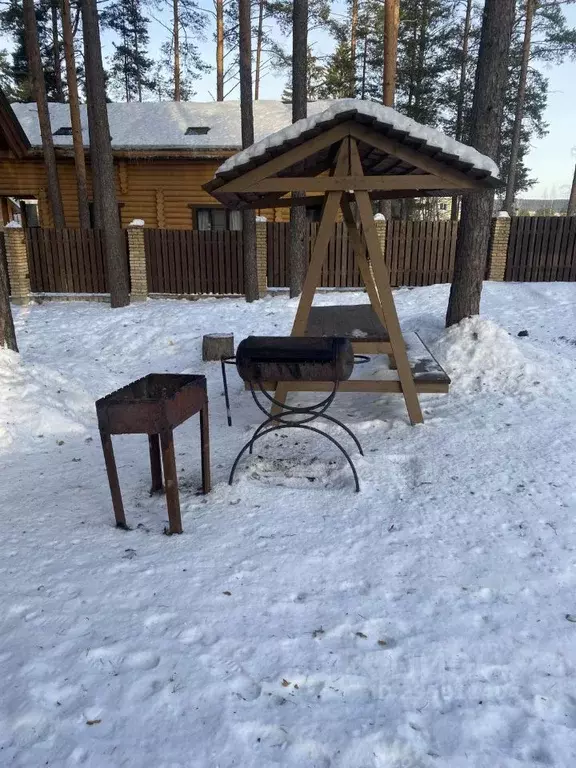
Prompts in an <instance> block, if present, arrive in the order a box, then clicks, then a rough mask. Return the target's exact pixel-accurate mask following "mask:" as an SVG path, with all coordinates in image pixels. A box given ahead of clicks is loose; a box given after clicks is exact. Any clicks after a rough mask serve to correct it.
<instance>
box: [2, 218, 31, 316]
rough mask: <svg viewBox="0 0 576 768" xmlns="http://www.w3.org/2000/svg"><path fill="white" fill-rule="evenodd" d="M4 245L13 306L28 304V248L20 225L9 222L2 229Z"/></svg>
mask: <svg viewBox="0 0 576 768" xmlns="http://www.w3.org/2000/svg"><path fill="white" fill-rule="evenodd" d="M4 243H5V245H6V261H7V262H8V278H9V280H10V295H11V297H12V301H13V302H14V304H28V302H29V301H30V273H29V270H28V248H27V246H26V235H25V234H24V230H23V229H22V227H21V225H20V224H18V223H17V222H14V221H11V222H10V223H9V224H8V225H7V226H6V227H5V228H4Z"/></svg>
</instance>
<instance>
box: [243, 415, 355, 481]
mask: <svg viewBox="0 0 576 768" xmlns="http://www.w3.org/2000/svg"><path fill="white" fill-rule="evenodd" d="M279 429H307V430H309V431H310V432H316V433H317V434H319V435H322V436H323V437H325V438H326V439H327V440H330V442H331V443H333V444H334V445H335V446H336V447H337V448H338V449H339V450H340V451H341V452H342V453H343V454H344V457H345V458H346V461H347V462H348V464H349V465H350V469H351V470H352V474H353V475H354V483H355V486H356V493H358V492H359V491H360V483H359V481H358V473H357V472H356V467H355V466H354V462H353V461H352V459H351V458H350V456H349V455H348V453H347V451H346V450H345V449H344V448H343V447H342V446H341V445H340V443H339V442H338V441H337V440H335V439H334V438H333V437H332V435H327V434H326V432H322V430H320V429H316V427H311V426H309V425H308V424H280V425H278V426H275V427H271V428H270V429H265V430H263V431H262V432H260V434H258V435H256V436H254V435H253V436H252V437H251V438H250V440H249V441H248V442H247V443H246V444H245V445H244V446H243V447H242V449H241V450H240V453H239V454H238V455H237V456H236V459H235V460H234V464H233V465H232V469H231V470H230V477H229V478H228V485H232V483H233V482H234V473H235V472H236V467H237V466H238V463H239V461H240V459H241V458H242V456H244V454H245V453H246V451H247V450H248V449H249V448H250V447H251V446H252V445H253V444H254V443H255V442H256V440H259V439H260V438H261V437H264V435H268V434H270V432H277V431H278V430H279Z"/></svg>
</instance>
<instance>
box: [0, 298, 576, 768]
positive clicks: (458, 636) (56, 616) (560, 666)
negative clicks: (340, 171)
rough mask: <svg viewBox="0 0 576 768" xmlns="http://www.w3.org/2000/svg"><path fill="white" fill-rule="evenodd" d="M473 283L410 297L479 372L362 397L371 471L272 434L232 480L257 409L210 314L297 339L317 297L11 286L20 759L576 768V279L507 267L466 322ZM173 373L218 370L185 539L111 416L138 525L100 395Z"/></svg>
mask: <svg viewBox="0 0 576 768" xmlns="http://www.w3.org/2000/svg"><path fill="white" fill-rule="evenodd" d="M447 298H448V286H432V287H429V288H415V289H413V290H410V289H400V290H398V291H396V301H397V306H398V310H399V314H400V318H401V322H402V325H403V327H404V328H405V330H407V331H418V332H419V334H420V335H421V336H422V338H423V339H424V340H425V341H426V343H427V344H428V345H429V346H430V347H431V348H432V349H433V350H434V352H435V353H436V354H437V355H438V356H439V357H442V362H443V363H444V364H445V365H446V367H447V369H448V372H449V373H450V374H451V375H452V376H453V377H454V381H453V386H452V390H451V393H450V394H449V395H429V396H426V397H423V398H422V406H423V410H424V415H425V419H426V421H425V424H424V425H421V426H418V427H410V426H409V425H408V423H407V420H406V413H405V408H404V406H403V402H402V399H401V397H399V396H398V395H390V396H376V395H359V394H341V395H338V396H337V399H336V402H335V403H334V406H333V411H332V413H333V415H334V416H337V417H339V418H341V419H343V420H344V422H345V423H346V424H347V425H348V426H350V427H351V428H352V429H353V430H354V431H355V433H356V434H357V435H358V437H359V439H360V440H361V442H362V443H363V446H364V450H365V457H364V458H362V457H360V456H358V454H356V453H354V454H353V458H354V461H355V463H356V465H357V468H358V472H359V476H360V483H361V488H362V490H361V492H360V493H359V494H355V493H354V492H353V486H352V481H351V475H350V471H349V469H348V468H347V467H346V466H345V464H344V461H343V460H341V458H340V457H339V456H337V454H336V452H335V451H333V449H332V448H331V446H330V445H329V443H328V442H327V441H321V440H320V439H318V440H317V439H316V438H315V437H310V438H306V437H302V435H301V434H298V435H289V434H286V435H285V436H284V437H276V438H274V439H272V438H269V439H268V442H266V441H265V440H264V441H262V442H263V443H264V444H263V445H261V446H260V449H259V452H258V454H257V455H255V456H254V458H253V459H252V460H250V459H246V461H244V460H243V461H242V463H241V465H240V467H239V469H238V473H237V478H238V480H237V482H236V483H235V484H234V486H232V487H229V486H228V485H227V483H226V478H227V474H228V471H229V469H230V465H231V462H232V460H233V457H234V455H235V454H236V452H237V451H238V450H239V448H240V446H241V444H242V443H243V442H244V441H245V440H246V439H247V436H248V434H249V430H250V429H251V428H253V427H254V425H256V424H258V423H259V422H260V420H261V414H260V413H259V412H258V411H257V410H256V407H255V406H254V404H253V403H252V401H251V399H250V396H249V394H248V393H246V392H245V391H244V390H243V387H242V383H241V381H240V380H239V379H238V377H237V376H236V374H235V373H234V371H233V369H230V370H229V374H230V379H229V381H230V390H231V398H232V415H233V426H232V427H231V428H229V427H227V425H226V417H225V409H224V402H223V397H222V385H221V382H220V378H219V376H220V371H219V365H218V363H203V362H202V361H201V341H202V335H203V334H205V333H214V332H220V333H225V332H230V333H234V335H235V339H236V341H237V342H239V341H240V340H241V339H242V338H243V337H245V336H246V335H248V334H250V333H263V334H269V333H275V334H282V333H285V332H287V331H288V330H289V328H290V325H291V322H292V320H293V317H294V313H295V309H296V304H295V302H294V301H293V300H290V299H288V298H286V297H285V296H283V295H276V296H274V297H270V298H267V299H265V300H262V301H259V302H254V303H252V304H246V303H245V302H243V301H241V300H233V299H204V300H199V301H193V302H188V301H176V300H173V301H148V302H145V303H142V304H135V305H133V306H131V307H128V308H124V309H118V310H110V309H109V308H108V307H106V306H105V305H103V304H100V303H89V302H48V303H45V304H43V305H32V306H29V307H18V308H17V307H15V308H14V313H15V322H16V329H17V334H18V341H19V344H20V348H21V355H20V356H18V355H15V354H14V353H11V352H8V351H5V350H4V351H2V352H1V354H0V427H1V431H0V466H1V475H0V476H1V478H2V484H1V489H0V490H1V493H0V499H1V502H0V505H1V511H2V514H1V515H0V571H1V573H2V580H1V581H0V601H1V604H2V612H1V614H0V676H1V679H2V681H3V685H2V690H1V693H0V753H1V755H2V757H1V758H0V763H1V764H2V765H3V766H4V765H6V766H18V768H28V767H30V768H38V766H43V765H50V766H76V765H83V766H87V767H88V768H116V767H117V766H124V765H125V766H138V768H160V767H161V768H168V767H169V768H206V767H207V766H210V767H212V766H214V768H229V767H231V766H242V768H268V767H269V766H276V765H283V766H290V767H291V768H303V767H304V768H306V767H311V766H323V767H326V766H329V767H332V768H437V767H439V766H441V768H468V767H469V766H474V768H493V766H497V768H517V767H518V766H524V765H548V766H557V767H558V768H569V767H570V766H572V765H573V764H574V755H575V754H576V696H575V692H574V679H575V676H576V642H575V634H574V633H575V632H576V624H575V623H574V616H575V615H576V597H575V594H576V589H575V588H576V567H575V565H576V532H575V528H574V514H575V512H576V489H575V486H574V461H575V458H576V437H575V435H576V429H575V428H576V415H575V414H576V408H575V404H576V383H575V380H574V369H575V363H576V315H575V313H574V306H575V302H576V284H575V283H565V284H560V283H559V284H553V283H541V284H536V283H532V284H513V283H509V284H505V283H501V284H496V283H488V284H486V286H485V288H484V294H483V301H482V315H481V319H478V318H474V319H472V320H470V321H467V322H465V323H463V324H462V325H461V326H459V327H457V328H454V329H451V330H449V331H447V332H446V331H445V330H444V329H443V317H444V314H445V310H446V303H447ZM364 299H365V295H364V294H359V293H357V292H356V293H354V292H346V293H334V292H327V293H323V294H321V295H319V296H318V297H317V301H318V302H319V303H324V304H328V303H334V302H335V301H337V302H340V303H342V304H345V303H351V304H357V303H358V302H359V301H361V300H364ZM524 330H526V331H528V334H529V335H528V336H527V337H526V336H522V337H519V336H518V333H519V332H520V331H524ZM507 367H508V370H507ZM535 370H536V371H537V374H538V378H539V380H540V381H541V384H538V385H537V384H536V383H535V380H534V375H535V373H534V371H535ZM150 371H157V372H162V371H186V372H196V373H205V374H206V375H207V377H208V383H209V393H210V427H211V447H212V471H213V480H214V490H213V491H212V493H211V494H210V495H209V496H207V497H203V496H198V495H196V488H197V487H198V486H199V484H200V457H199V445H198V443H199V438H198V424H197V420H196V419H192V420H190V421H188V422H186V424H184V425H182V426H181V427H179V428H178V429H177V430H176V433H175V437H176V451H177V460H178V470H179V474H180V480H181V504H182V510H183V523H184V530H185V533H184V534H183V535H182V536H174V537H166V536H164V535H162V530H163V528H164V525H165V524H166V510H165V502H164V498H163V497H152V498H151V497H149V496H148V493H147V489H148V486H149V468H148V446H147V441H146V439H145V437H142V436H126V437H122V438H115V449H116V456H117V461H118V467H119V473H120V480H121V485H122V490H123V495H124V502H125V506H126V512H127V517H128V521H129V523H130V525H131V527H132V530H131V531H129V532H124V531H120V530H117V529H116V528H114V527H113V515H112V509H111V503H110V498H109V491H108V487H107V483H106V476H105V472H104V466H103V461H102V455H101V447H100V443H99V436H98V431H97V428H96V423H95V413H94V400H95V399H96V398H98V397H100V396H102V395H104V394H106V393H107V392H110V391H112V390H114V389H116V388H118V387H120V386H121V385H123V384H125V383H127V382H129V381H131V380H133V379H135V378H138V377H140V376H142V375H144V374H146V373H148V372H150ZM478 379H479V380H478ZM330 429H332V427H331V428H330ZM333 429H334V430H336V429H337V428H336V427H333ZM334 435H336V431H334ZM346 445H348V443H346Z"/></svg>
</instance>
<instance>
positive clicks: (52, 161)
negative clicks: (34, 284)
mask: <svg viewBox="0 0 576 768" xmlns="http://www.w3.org/2000/svg"><path fill="white" fill-rule="evenodd" d="M23 10H24V31H25V35H26V52H27V55H28V66H29V67H30V78H31V81H32V93H33V94H34V99H35V100H36V105H37V107H38V122H39V124H40V135H41V137H42V150H43V153H44V165H45V166H46V176H47V178H48V200H49V202H50V210H51V211H52V221H53V223H54V227H55V228H56V229H64V227H65V226H66V224H65V221H64V207H63V205H62V194H61V192H60V180H59V178H58V167H57V165H56V153H55V152H54V142H53V141H52V128H51V125H50V113H49V112H48V100H47V98H46V84H45V82H44V72H43V71H42V61H41V58H40V46H39V44H38V28H37V26H36V13H35V11H34V0H24V2H23Z"/></svg>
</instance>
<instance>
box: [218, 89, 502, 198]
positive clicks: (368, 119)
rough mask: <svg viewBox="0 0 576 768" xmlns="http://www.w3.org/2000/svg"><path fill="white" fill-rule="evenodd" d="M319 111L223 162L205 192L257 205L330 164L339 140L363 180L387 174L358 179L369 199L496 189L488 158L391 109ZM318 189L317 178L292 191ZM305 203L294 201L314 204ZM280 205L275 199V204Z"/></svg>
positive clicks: (366, 106)
mask: <svg viewBox="0 0 576 768" xmlns="http://www.w3.org/2000/svg"><path fill="white" fill-rule="evenodd" d="M324 107H325V108H324V109H319V110H316V111H315V113H314V114H311V115H310V116H309V117H307V118H305V119H303V120H299V121H297V122H296V123H294V124H289V125H286V126H285V127H283V128H282V129H280V130H279V131H276V132H275V133H271V134H269V135H268V136H265V137H264V138H262V139H260V140H259V141H256V142H255V143H254V144H252V146H250V147H247V148H246V149H244V150H242V151H241V152H238V153H237V154H235V155H233V156H232V157H229V158H228V159H227V160H226V161H225V162H224V163H223V164H222V165H221V166H220V167H219V168H218V170H217V171H216V174H215V176H214V179H213V180H212V181H210V182H208V184H205V185H204V189H206V190H207V191H209V192H210V193H211V194H212V195H214V197H216V198H217V199H218V200H220V201H221V202H222V203H224V204H225V205H229V206H232V207H256V206H257V205H258V203H262V201H263V195H264V193H265V192H270V191H276V190H280V189H285V190H288V189H290V188H292V186H293V185H294V184H295V183H296V181H295V182H293V184H292V185H290V184H289V183H288V182H287V179H289V178H290V177H297V179H298V180H299V181H302V179H303V178H304V177H306V178H308V179H312V178H313V177H316V176H318V175H319V174H322V173H324V172H325V171H327V170H328V169H329V168H331V167H333V164H334V160H335V155H336V151H337V149H338V146H339V144H340V141H341V140H342V139H343V138H344V135H350V136H351V137H352V138H354V139H355V140H356V141H357V142H358V150H359V153H360V160H361V163H362V172H363V175H364V176H365V177H378V178H379V179H381V178H382V177H383V176H388V177H389V180H387V181H386V182H382V181H380V182H378V181H377V179H376V178H373V179H372V180H370V179H369V178H368V179H366V180H365V181H364V182H363V184H364V185H365V184H367V185H368V187H367V186H363V187H362V188H364V189H366V188H370V189H371V190H372V196H373V197H374V198H377V197H380V198H384V197H414V196H420V195H419V194H418V195H417V194H416V192H417V191H418V190H422V193H423V195H436V196H437V195H445V194H450V193H451V194H454V192H455V191H457V190H460V191H466V190H468V189H474V188H494V187H498V186H500V185H501V182H500V181H499V179H498V166H497V165H496V163H494V161H493V160H492V159H491V158H489V157H487V156H486V155H483V154H481V153H480V152H478V151H477V150H476V149H474V148H473V147H470V146H467V145H466V144H462V143H460V142H458V141H456V140H455V139H452V138H450V137H449V136H447V135H446V134H444V133H442V132H441V131H438V130H436V129H434V128H431V127H429V126H427V125H422V124H420V123H417V122H416V121H415V120H412V119H410V118H408V117H406V116H405V115H402V114H401V113H399V112H397V111H396V110H394V109H392V108H391V107H385V106H383V105H381V104H377V103H375V102H371V101H362V100H357V99H341V100H339V101H332V102H328V107H326V103H325V104H324ZM256 169H260V170H258V171H256ZM352 175H353V174H352ZM256 176H258V179H257V178H256ZM345 176H346V174H345ZM400 177H404V178H402V179H400ZM405 177H409V179H407V178H405ZM280 178H282V179H283V180H284V181H283V183H281V184H280V183H278V180H279V179H280ZM264 179H266V181H265V182H264ZM257 182H261V183H260V184H259V185H258V183H257ZM322 183H323V184H324V186H325V187H326V189H328V188H329V186H326V184H325V183H324V182H322ZM335 183H337V184H344V183H345V181H344V179H343V180H342V181H340V180H339V181H337V182H335ZM370 185H372V186H370ZM320 186H321V183H320V180H319V181H318V183H316V184H314V183H311V184H308V185H306V186H305V185H301V186H300V187H298V189H301V190H304V189H306V190H307V189H311V188H316V187H318V188H320ZM379 190H380V191H379ZM270 200H271V198H268V199H267V201H266V202H267V203H268V202H269V201H270ZM304 200H305V199H304V198H300V202H297V201H293V202H294V203H295V204H299V205H302V204H305V205H308V204H309V203H312V201H311V200H306V201H304ZM285 202H286V200H278V204H282V203H285Z"/></svg>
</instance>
